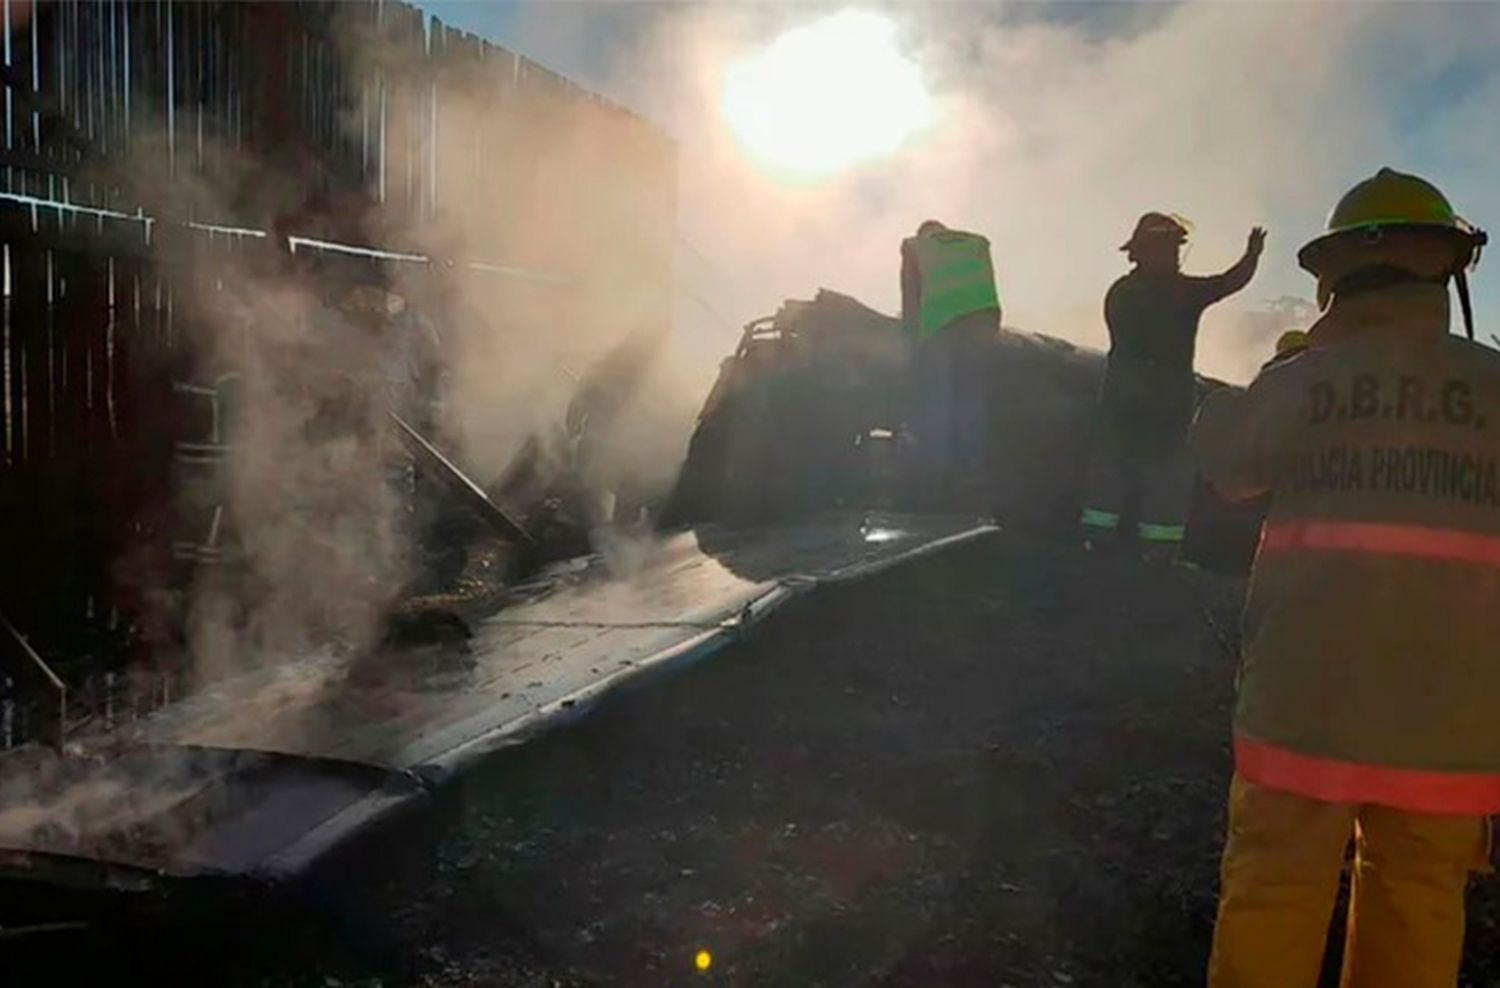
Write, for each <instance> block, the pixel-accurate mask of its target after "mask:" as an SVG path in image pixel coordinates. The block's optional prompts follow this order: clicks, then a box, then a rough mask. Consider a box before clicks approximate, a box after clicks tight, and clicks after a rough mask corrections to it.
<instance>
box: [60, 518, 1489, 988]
mask: <svg viewBox="0 0 1500 988" xmlns="http://www.w3.org/2000/svg"><path fill="white" fill-rule="evenodd" d="M1235 606H1236V605H1235V591H1234V588H1233V587H1230V586H1228V585H1226V584H1224V583H1222V582H1220V581H1216V580H1213V579H1211V578H1208V577H1204V576H1201V575H1198V574H1194V573H1190V572H1186V571H1183V570H1180V569H1176V568H1172V567H1165V566H1161V565H1148V564H1141V563H1136V562H1132V561H1128V560H1123V559H1118V558H1113V557H1108V556H1098V555H1087V554H1084V553H1081V552H1076V551H1071V550H1069V551H1058V550H1053V549H1048V548H1043V547H1038V546H1035V545H1029V544H1020V543H1016V542H1013V541H1011V540H1009V539H1007V538H1003V537H997V538H991V539H988V540H985V541H983V542H981V543H977V544H973V545H970V546H967V547H964V548H961V549H956V550H952V551H949V552H947V553H944V554H942V555H939V556H937V557H933V558H930V559H926V560H923V561H919V562H916V563H912V564H909V565H907V566H904V567H901V568H899V569H897V570H895V571H892V572H890V573H888V574H886V575H884V576H881V577H879V578H876V579H874V580H870V581H868V582H864V583H858V584H851V585H846V586H840V587H835V588H832V589H829V590H825V591H820V592H819V593H817V594H815V595H812V596H810V597H808V598H805V599H802V600H799V601H796V602H794V603H793V604H791V605H789V606H788V607H787V609H786V610H784V611H783V612H781V613H779V614H778V615H777V616H775V617H774V618H773V619H771V620H770V621H769V622H767V624H766V625H765V626H763V627H762V628H761V629H759V630H758V631H757V632H756V633H755V635H754V637H752V638H751V639H750V640H747V641H745V642H742V643H740V644H739V645H737V646H735V647H733V648H731V649H729V650H727V651H725V652H722V653H720V654H719V655H717V656H715V657H714V658H713V659H711V660H710V661H707V662H704V663H702V664H700V665H698V666H696V667H694V668H692V669H689V670H686V671H684V672H682V673H680V674H678V675H675V676H673V677H670V678H667V679H665V680H662V681H658V682H656V683H652V684H650V685H649V686H648V687H646V688H641V689H637V690H634V691H631V692H628V693H626V694H623V695H621V696H618V697H615V698H613V699H612V700H610V701H609V702H608V703H606V704H605V705H604V706H602V707H601V708H600V709H599V710H597V711H596V712H595V713H594V714H593V715H591V716H590V717H588V718H586V719H584V720H582V721H580V722H578V723H576V724H574V725H572V726H569V727H567V728H565V729H561V730H558V731H556V732H554V733H552V734H550V735H547V736H545V737H543V738H541V739H539V740H538V741H536V742H534V743H532V744H529V745H526V746H524V747H521V748H518V749H515V750H513V751H511V752H509V753H507V754H505V755H504V756H502V757H500V758H498V759H497V760H496V761H495V762H493V763H492V764H491V765H489V766H487V767H486V768H485V769H484V770H482V771H480V772H478V773H476V774H474V775H472V776H470V777H469V778H468V779H467V780H466V781H465V783H464V784H463V785H462V786H460V787H458V788H456V789H454V790H452V791H450V792H449V793H448V794H447V795H446V796H444V797H443V799H442V802H441V803H440V805H439V806H438V807H437V808H436V811H435V812H432V813H427V814H424V815H423V817H422V818H421V819H420V820H416V821H413V822H411V823H409V824H408V825H406V826H403V827H400V828H397V829H395V830H393V831H390V832H387V833H383V834H380V835H377V837H376V838H374V839H373V840H372V841H371V842H370V844H369V845H368V846H367V847H365V848H362V849H361V850H360V851H359V853H358V854H356V855H355V856H354V857H352V858H350V859H349V860H346V861H343V862H341V863H339V864H338V865H337V867H336V868H335V869H334V870H332V871H330V873H328V874H326V875H324V876H322V879H321V881H319V882H317V883H315V884H314V885H313V886H312V887H310V888H308V889H304V890H299V894H298V896H297V898H296V899H295V900H277V901H276V903H274V904H270V905H268V904H265V903H261V904H258V905H257V906H256V907H255V908H254V909H253V910H252V909H250V908H249V907H246V908H245V909H243V910H241V911H240V912H238V913H234V914H232V916H233V917H234V918H232V919H231V920H230V921H229V922H228V923H227V924H226V922H225V919H224V910H223V909H222V908H221V909H219V910H218V914H219V915H218V917H217V918H216V919H214V920H213V921H212V922H211V923H209V922H208V921H204V923H205V928H204V931H203V932H201V933H197V932H195V933H194V934H193V935H191V936H188V935H187V934H186V933H185V932H184V930H185V929H187V927H185V926H184V925H183V924H184V922H185V921H184V920H183V919H182V912H183V910H181V909H177V910H176V912H175V913H174V914H173V915H172V917H171V918H168V917H166V916H157V917H156V918H153V919H149V920H145V921H143V922H142V923H140V924H137V925H136V926H135V927H133V929H132V932H131V933H130V934H129V935H128V937H126V938H123V939H122V938H119V937H115V938H103V937H102V935H100V934H93V935H91V936H90V937H88V938H83V939H82V940H81V941H80V942H79V943H78V947H79V949H78V950H76V951H74V952H73V956H74V957H75V958H85V957H86V958H88V959H89V960H88V962H87V963H88V964H90V965H94V966H97V965H98V964H99V963H101V962H104V963H110V964H118V963H120V962H121V960H120V959H121V958H123V957H125V956H127V955H128V956H130V957H131V958H132V961H131V963H134V964H137V965H140V967H139V969H140V970H147V969H150V970H151V971H152V972H153V977H154V978H155V980H157V983H174V979H178V978H181V979H182V980H183V981H184V983H187V982H189V981H191V982H192V983H200V984H201V983H215V984H240V985H282V984H290V985H314V986H329V985H362V986H373V985H444V986H448V985H451V986H458V985H498V986H502V988H506V986H515V988H523V986H524V988H543V986H548V988H550V986H568V988H573V986H586V985H651V986H660V985H677V984H681V985H705V986H707V985H735V986H739V985H746V986H748V985H788V986H817V985H830V986H832V985H881V986H898V985H899V986H934V985H975V986H979V985H984V986H1004V985H1011V986H1015V988H1023V986H1054V988H1055V986H1069V985H1080V986H1082V985H1100V986H1106V985H1107V986H1116V988H1124V986H1134V985H1141V986H1144V985H1151V986H1172V985H1193V984H1201V981H1202V970H1203V966H1204V962H1205V958H1206V955H1207V950H1208V941H1209V936H1210V932H1211V927H1212V916H1213V905H1214V885H1215V871H1216V866H1217V854H1218V849H1219V845H1220V835H1221V830H1222V827H1223V810H1222V802H1223V794H1224V790H1225V787H1226V785H1227V781H1228V772H1229V755H1228V724H1229V703H1230V697H1231V690H1232V679H1233V662H1232V660H1231V659H1230V658H1229V657H1228V654H1227V651H1226V647H1227V648H1232V647H1233V642H1232V641H1226V640H1225V639H1226V637H1227V636H1226V634H1225V629H1232V627H1233V624H1234V611H1235ZM1210 617H1211V618H1212V619H1211V620H1210ZM1215 629H1217V630H1215ZM1474 907H1475V908H1474V909H1473V918H1472V923H1471V926H1472V929H1471V935H1470V941H1469V960H1468V965H1467V967H1466V975H1465V982H1464V983H1465V984H1468V985H1500V962H1497V957H1500V935H1497V933H1496V923H1495V921H1496V918H1497V916H1500V894H1497V891H1496V889H1495V887H1494V885H1493V884H1486V885H1483V886H1481V887H1479V888H1478V889H1477V891H1476V893H1475V896H1474ZM189 940H190V941H191V943H192V945H193V948H194V949H191V953H189V948H188V947H186V946H185V943H186V942H187V941H189ZM58 942H59V943H61V942H64V941H62V940H59V941H58ZM127 943H128V945H129V946H128V948H127V946H126V944H127ZM704 950H706V951H708V952H709V954H710V956H711V964H710V965H709V968H708V970H707V971H706V972H699V971H697V970H696V969H695V959H696V955H697V954H698V952H699V951H704ZM55 956H56V955H55V954H54V957H55ZM76 963H77V964H79V965H82V964H83V963H84V961H82V960H78V961H76ZM186 971H191V973H192V975H193V977H192V978H191V979H189V978H187V976H186V973H185V972H186ZM205 977H207V978H208V980H203V979H204V978H205Z"/></svg>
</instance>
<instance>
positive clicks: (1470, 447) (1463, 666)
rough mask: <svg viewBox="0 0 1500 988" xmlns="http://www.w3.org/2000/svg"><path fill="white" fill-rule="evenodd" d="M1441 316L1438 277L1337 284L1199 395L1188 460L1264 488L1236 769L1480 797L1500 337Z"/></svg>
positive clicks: (1499, 684) (1433, 799)
mask: <svg viewBox="0 0 1500 988" xmlns="http://www.w3.org/2000/svg"><path fill="white" fill-rule="evenodd" d="M1448 324H1449V312H1448V295H1447V290H1446V289H1445V288H1443V287H1442V286H1438V285H1430V284H1416V283H1412V284H1404V285H1399V286H1391V287H1387V288H1384V289H1381V290H1376V291H1371V292H1368V293H1365V294H1361V295H1357V296H1354V297H1352V298H1348V299H1341V300H1339V301H1337V302H1336V303H1335V305H1334V307H1333V309H1332V310H1331V311H1330V312H1329V313H1328V314H1327V315H1326V316H1325V317H1324V318H1323V319H1322V320H1321V321H1320V322H1319V323H1318V324H1317V325H1316V326H1315V327H1314V328H1313V330H1312V333H1311V341H1312V348H1311V349H1309V350H1308V351H1306V352H1304V353H1302V354H1300V355H1298V356H1296V357H1293V358H1291V359H1289V360H1286V361H1284V362H1281V363H1278V364H1275V365H1273V366H1271V367H1268V368H1266V369H1265V370H1264V371H1262V372H1261V374H1260V376H1259V377H1257V378H1256V379H1255V381H1254V382H1253V383H1252V384H1251V385H1250V387H1249V389H1248V390H1247V391H1245V392H1243V393H1237V392H1230V391H1228V390H1225V391H1221V392H1217V393H1215V394H1214V395H1213V396H1211V398H1210V399H1209V400H1208V401H1206V402H1205V403H1204V405H1203V408H1202V409H1201V411H1200V413H1199V416H1198V421H1197V422H1196V424H1195V426H1194V428H1193V435H1192V443H1193V448H1194V451H1195V453H1196V454H1197V456H1198V459H1199V463H1200V466H1201V469H1202V471H1203V473H1204V475H1205V476H1206V477H1207V478H1208V479H1209V481H1210V482H1211V483H1213V484H1214V485H1215V486H1216V487H1217V488H1218V489H1219V490H1220V491H1221V493H1223V494H1225V495H1226V496H1228V497H1230V498H1233V499H1241V498H1250V497H1255V496H1258V495H1261V494H1266V493H1269V494H1270V511H1269V514H1268V516H1267V521H1266V526H1265V529H1264V533H1263V535H1262V540H1261V544H1260V547H1259V551H1258V553H1257V555H1256V559H1255V565H1254V569H1253V571H1252V573H1251V578H1250V588H1249V596H1248V600H1247V604H1246V612H1245V643H1246V644H1245V655H1244V668H1243V670H1242V676H1241V684H1240V695H1239V699H1238V705H1237V709H1236V713H1235V749H1236V762H1237V769H1238V771H1240V772H1241V773H1242V774H1243V775H1244V776H1245V777H1246V778H1247V779H1249V780H1251V781H1253V782H1257V783H1260V784H1262V785H1266V786H1270V787H1273V788H1277V789H1282V790H1286V791H1289V792H1295V793H1299V794H1301V795H1305V796H1309V797H1312V798H1315V799H1323V800H1328V801H1334V802H1356V803H1378V804H1383V805H1388V806H1394V807H1397V808H1400V809H1409V810H1418V811H1425V812H1437V813H1492V812H1496V811H1500V353H1495V352H1494V351H1491V350H1488V349H1486V348H1484V347H1480V346H1478V345H1476V344H1473V343H1470V342H1468V341H1465V340H1463V339H1461V338H1459V337H1456V336H1450V335H1449V330H1448Z"/></svg>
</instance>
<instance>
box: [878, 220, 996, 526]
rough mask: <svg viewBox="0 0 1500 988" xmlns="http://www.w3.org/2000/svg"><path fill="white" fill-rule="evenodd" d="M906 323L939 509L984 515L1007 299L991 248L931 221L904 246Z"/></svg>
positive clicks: (921, 435)
mask: <svg viewBox="0 0 1500 988" xmlns="http://www.w3.org/2000/svg"><path fill="white" fill-rule="evenodd" d="M901 317H902V321H903V322H904V323H905V325H906V329H907V331H908V333H909V334H910V335H911V336H912V337H913V338H914V340H915V344H916V345H915V351H914V352H915V364H916V371H917V381H916V383H917V400H916V402H915V406H916V410H917V428H916V434H917V436H916V438H917V445H918V449H919V450H921V451H922V455H921V459H922V461H923V463H924V467H925V469H924V478H923V480H924V486H925V489H926V490H927V491H929V492H932V493H933V497H934V504H933V506H934V507H951V506H955V503H956V506H958V507H962V508H965V509H969V510H976V511H981V510H983V509H984V508H985V507H986V505H985V503H984V502H985V500H986V498H985V491H986V489H987V484H988V481H989V479H990V478H989V445H990V443H989V415H990V408H989V401H988V393H987V389H988V386H989V380H988V378H989V374H988V370H989V368H990V359H991V357H992V356H993V347H992V346H991V344H992V343H993V342H994V340H995V337H996V334H997V333H998V332H999V329H1000V294H999V292H998V291H997V290H996V288H995V268H994V262H993V260H992V259H991V256H990V242H989V240H987V239H986V238H984V237H982V236H980V235H979V234H977V233H966V232H964V231H961V230H950V229H948V228H947V227H946V226H944V225H943V224H941V223H939V222H938V221H937V220H927V221H926V222H924V223H923V224H922V225H921V226H919V227H918V228H917V235H916V236H914V237H908V238H907V239H906V240H904V241H902V243H901Z"/></svg>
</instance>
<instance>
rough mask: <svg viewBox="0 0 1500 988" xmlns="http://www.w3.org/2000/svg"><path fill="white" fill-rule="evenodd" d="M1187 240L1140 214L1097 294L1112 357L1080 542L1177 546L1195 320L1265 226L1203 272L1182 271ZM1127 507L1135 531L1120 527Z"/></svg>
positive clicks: (1254, 259) (1193, 388)
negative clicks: (1222, 265)
mask: <svg viewBox="0 0 1500 988" xmlns="http://www.w3.org/2000/svg"><path fill="white" fill-rule="evenodd" d="M1187 238H1188V224H1187V222H1186V221H1185V220H1183V219H1182V218H1181V217H1178V216H1173V215H1170V214H1167V213H1147V214H1145V215H1144V216H1142V217H1141V218H1140V221H1139V222H1138V223H1137V224H1136V227H1135V232H1134V233H1133V234H1132V235H1131V237H1130V239H1129V240H1128V241H1126V243H1125V245H1124V246H1123V247H1121V248H1120V249H1121V250H1123V251H1125V253H1126V255H1127V256H1128V257H1129V259H1130V261H1131V262H1132V263H1133V264H1134V265H1135V267H1134V268H1133V269H1132V270H1131V271H1130V272H1129V273H1128V274H1126V275H1124V276H1122V277H1121V278H1120V279H1119V280H1118V281H1116V282H1115V283H1114V284H1113V285H1112V286H1110V289H1109V293H1108V295H1106V296H1105V299H1104V320H1105V322H1106V324H1107V325H1108V327H1109V363H1108V365H1107V366H1106V369H1105V372H1104V388H1103V392H1102V394H1101V395H1100V403H1099V404H1100V416H1099V426H1098V429H1097V431H1096V433H1095V436H1094V449H1093V452H1092V455H1091V456H1090V461H1089V472H1088V479H1087V484H1086V490H1085V504H1084V510H1083V514H1082V517H1081V518H1080V522H1081V524H1082V526H1083V535H1084V539H1085V542H1086V543H1092V542H1093V541H1094V540H1095V539H1098V538H1099V537H1101V536H1111V535H1116V534H1118V535H1123V536H1125V541H1126V543H1127V544H1134V542H1135V541H1136V540H1137V539H1138V540H1139V542H1140V543H1141V544H1143V545H1144V546H1146V547H1147V548H1148V549H1150V550H1151V551H1153V552H1160V553H1162V554H1164V555H1175V553H1176V551H1177V550H1178V548H1179V547H1180V546H1181V543H1182V539H1183V533H1184V528H1183V523H1184V518H1185V516H1186V514H1187V508H1188V500H1189V496H1190V493H1191V490H1192V471H1191V469H1190V468H1189V464H1188V462H1187V460H1188V457H1187V451H1186V442H1185V440H1186V436H1187V429H1188V425H1189V423H1191V421H1192V418H1193V407H1194V405H1195V404H1196V402H1197V382H1196V380H1195V378H1194V376H1193V358H1194V353H1195V351H1196V347H1197V339H1198V321H1199V319H1200V318H1201V317H1202V315H1203V311H1204V310H1205V309H1207V308H1208V307H1209V306H1210V305H1213V304H1214V303H1215V302H1218V301H1220V300H1222V299H1224V298H1227V297H1228V296H1230V295H1233V294H1234V293H1235V292H1238V291H1240V290H1241V289H1242V288H1244V287H1245V286H1246V285H1248V284H1249V283H1250V279H1251V278H1253V277H1254V276H1255V269H1256V266H1257V265H1258V264H1259V262H1260V255H1261V251H1262V249H1263V248H1264V245H1265V238H1266V232H1265V231H1264V230H1262V229H1261V228H1259V227H1256V228H1255V229H1253V230H1251V231H1250V236H1249V238H1248V240H1247V242H1246V245H1245V253H1244V254H1243V255H1242V256H1241V257H1240V259H1239V260H1238V261H1237V262H1235V264H1234V266H1233V267H1231V268H1229V269H1228V270H1227V271H1224V272H1222V273H1220V274H1216V275H1210V276H1207V277H1198V276H1193V275H1187V274H1183V273H1182V269H1181V251H1182V245H1183V244H1184V243H1185V242H1186V241H1187ZM1132 505H1133V506H1134V507H1135V509H1136V510H1135V515H1136V530H1135V531H1134V532H1121V531H1120V525H1121V520H1122V518H1123V516H1125V515H1126V514H1129V513H1130V508H1131V506H1132ZM1132 536H1134V538H1132Z"/></svg>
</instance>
